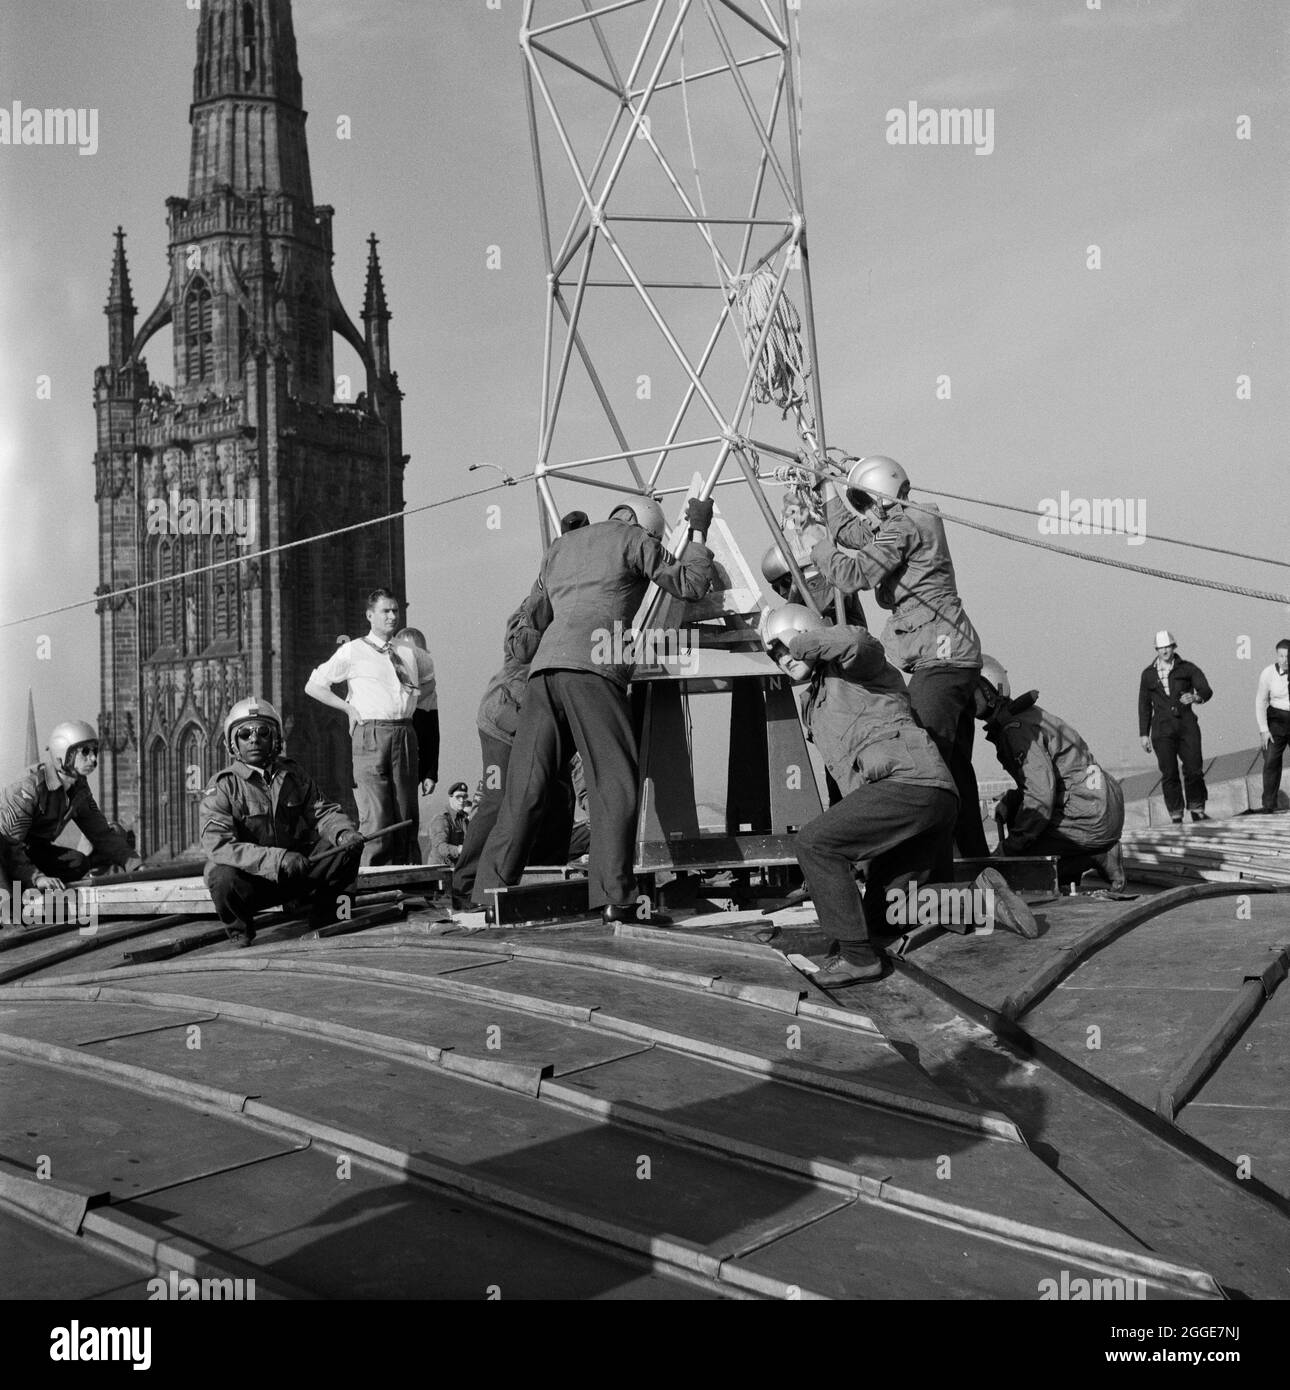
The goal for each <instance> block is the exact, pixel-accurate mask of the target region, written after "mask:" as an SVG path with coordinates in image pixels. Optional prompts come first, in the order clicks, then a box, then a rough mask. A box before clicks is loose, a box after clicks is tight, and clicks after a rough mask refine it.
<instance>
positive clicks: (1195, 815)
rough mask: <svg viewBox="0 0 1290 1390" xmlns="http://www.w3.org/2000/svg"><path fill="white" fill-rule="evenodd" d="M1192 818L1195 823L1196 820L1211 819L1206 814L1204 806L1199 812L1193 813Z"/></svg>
mask: <svg viewBox="0 0 1290 1390" xmlns="http://www.w3.org/2000/svg"><path fill="white" fill-rule="evenodd" d="M1191 818H1192V820H1194V821H1195V820H1208V819H1209V817H1208V816H1207V815H1206V814H1205V808H1204V807H1203V806H1202V807H1201V808H1200V809H1199V810H1198V811H1193V812H1192V813H1191Z"/></svg>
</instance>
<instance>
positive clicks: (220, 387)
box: [95, 0, 407, 856]
mask: <svg viewBox="0 0 1290 1390" xmlns="http://www.w3.org/2000/svg"><path fill="white" fill-rule="evenodd" d="M306 121H307V115H306V112H305V108H304V105H303V85H302V82H301V77H300V69H299V63H298V59H297V52H296V37H295V30H294V26H293V22H292V7H291V3H290V0H203V3H202V6H201V11H200V14H199V17H198V21H197V62H196V66H195V68H194V73H193V101H192V105H191V107H190V109H189V124H190V126H191V144H190V151H191V153H190V160H189V173H188V192H187V196H186V197H182V198H180V197H173V198H170V199H168V200H167V203H166V208H167V224H168V232H169V236H168V256H167V261H168V274H167V277H166V281H165V284H164V285H163V287H162V289H161V292H160V295H159V297H158V299H157V302H156V305H155V307H154V308H153V310H152V312H151V313H150V314H149V315H148V317H147V318H146V319H145V320H144V322H143V325H142V326H141V327H140V328H139V329H138V330H137V331H136V329H135V305H134V301H133V297H132V293H131V288H130V277H129V271H128V269H127V266H126V260H125V249H124V234H123V233H122V232H121V230H120V229H119V228H118V230H117V234H116V243H115V253H114V258H113V262H112V273H111V285H110V289H109V292H108V303H107V307H106V313H107V316H108V362H107V363H106V365H105V366H103V367H100V368H99V369H98V371H97V372H96V373H95V408H96V412H97V415H98V447H97V451H96V454H95V470H96V484H97V486H96V500H97V502H98V508H99V537H100V541H99V554H100V586H99V591H98V592H99V596H100V603H99V613H100V624H101V658H102V711H101V714H100V733H101V736H102V744H103V758H102V761H101V764H100V766H101V769H102V771H101V776H102V786H101V788H100V791H101V794H102V797H103V802H102V804H103V805H104V807H105V809H106V810H107V812H108V814H109V815H111V816H114V817H115V818H117V819H119V820H121V821H123V822H124V823H126V824H127V826H130V827H134V828H136V829H137V830H138V833H139V846H140V849H141V852H142V853H144V854H145V855H150V856H151V855H161V856H165V855H167V854H172V855H173V854H179V853H182V852H183V851H184V850H186V849H188V848H190V847H191V846H192V845H193V844H194V842H195V839H196V834H197V807H198V801H199V798H200V792H201V789H202V788H203V787H204V786H205V785H206V783H207V781H208V780H209V778H210V776H211V774H212V773H213V772H214V771H215V770H216V769H217V768H219V767H220V766H222V765H223V762H224V760H225V752H224V750H223V749H222V747H221V746H220V727H221V724H222V722H223V718H224V714H225V712H226V710H227V709H228V708H229V707H230V706H231V705H232V704H233V703H234V702H235V701H236V700H238V699H240V698H242V697H243V696H245V695H249V694H257V695H260V696H262V697H263V698H265V699H267V700H270V701H271V702H273V703H274V704H276V705H277V706H278V708H279V710H280V712H281V713H282V714H283V717H284V720H285V722H286V725H287V730H288V740H289V745H290V748H291V751H292V752H293V753H294V754H296V755H297V756H300V757H302V758H304V759H306V760H307V761H309V762H310V763H311V765H312V766H313V767H315V768H316V769H317V771H318V772H319V774H320V775H321V778H322V780H323V782H324V783H325V784H326V785H328V786H329V787H330V789H331V791H332V792H333V793H334V794H336V795H338V796H340V797H341V798H342V799H348V797H349V794H350V790H349V789H350V786H351V775H350V769H349V753H348V740H347V738H346V737H345V730H344V728H343V721H342V720H339V719H337V720H331V719H329V718H328V717H327V712H326V711H324V710H321V709H320V707H319V706H318V705H317V704H316V703H315V702H313V701H311V700H309V699H308V698H307V697H306V696H305V694H304V684H305V680H306V679H307V677H308V674H309V672H310V670H312V668H313V667H314V666H315V665H317V664H318V663H319V662H320V661H322V660H323V659H324V658H325V657H326V656H328V655H329V654H330V652H331V651H332V650H333V648H334V644H335V636H336V634H337V633H338V632H346V631H349V630H350V629H351V628H352V627H353V626H354V624H355V623H356V622H359V621H361V617H362V596H363V595H364V594H365V593H366V592H367V591H368V590H370V589H371V588H374V587H376V586H377V585H390V586H392V587H393V588H394V589H395V590H396V591H397V592H399V593H400V594H402V592H403V587H404V564H403V528H402V525H401V524H400V523H394V524H391V525H385V526H376V527H370V528H367V529H365V530H360V531H356V532H352V533H350V534H349V535H347V536H339V537H336V538H335V539H334V540H329V541H322V542H318V543H317V544H315V545H309V546H302V547H298V548H294V549H291V550H288V551H286V552H285V553H282V552H280V551H276V550H275V553H273V554H270V555H267V556H263V557H262V558H246V557H254V556H256V553H257V552H259V551H262V550H266V549H274V548H276V547H281V546H283V545H284V544H286V543H288V542H290V541H293V540H298V539H301V538H304V537H307V536H311V535H316V534H319V533H320V532H323V531H329V530H333V529H337V528H340V527H343V526H346V525H350V524H353V523H354V522H358V521H364V520H367V519H368V518H370V517H373V516H378V515H382V514H384V513H386V512H390V511H398V510H400V509H401V508H402V505H403V471H404V466H405V464H406V461H407V460H406V459H405V457H404V455H403V452H402V423H401V413H400V409H399V402H400V400H401V393H400V391H399V389H398V378H397V375H396V374H395V373H394V371H393V370H392V368H391V365H390V355H389V331H388V323H389V317H390V314H389V309H388V307H387V305H386V300H385V289H384V285H383V284H382V283H381V275H380V268H379V265H376V264H375V246H374V244H373V245H371V246H370V248H369V260H368V280H367V286H366V297H365V305H364V314H363V319H364V327H365V329H366V331H365V332H360V331H359V329H358V328H357V327H356V326H355V324H354V322H353V320H352V319H351V318H350V316H349V315H348V313H347V312H346V310H345V308H344V306H343V304H342V301H341V298H340V294H339V292H338V290H337V287H336V285H335V283H334V280H333V277H332V262H333V250H332V217H333V209H332V208H330V207H328V206H326V205H324V204H316V203H315V202H314V201H313V182H312V176H311V173H310V167H309V148H308V143H307V140H306V135H305V128H306ZM374 265H375V272H374V273H375V276H376V283H377V286H378V289H377V291H376V301H377V302H376V308H375V312H371V311H372V309H373V293H374V292H373V288H372V277H373V266H374ZM166 327H169V328H170V329H171V338H172V359H171V362H170V363H169V364H167V365H168V368H169V372H168V375H169V377H170V380H169V382H168V383H167V384H164V385H163V384H161V383H160V381H156V382H154V381H153V380H152V378H151V376H150V374H149V372H148V368H147V366H146V365H145V363H144V361H143V358H142V353H143V351H144V348H145V346H146V345H147V343H148V342H149V341H150V340H151V339H152V338H153V337H154V336H155V335H156V334H157V333H158V332H160V331H161V330H162V329H164V328H166ZM337 335H339V337H341V338H342V339H343V340H344V341H345V342H347V343H348V344H349V346H350V347H351V348H352V349H353V351H354V353H355V354H356V355H357V356H358V358H359V360H360V362H361V364H362V376H361V377H360V381H365V382H366V386H367V390H366V391H365V392H364V393H363V394H362V395H361V396H359V397H358V398H357V399H354V395H355V393H354V391H352V390H351V389H350V376H349V374H348V373H346V374H344V375H342V376H340V377H337V376H336V368H335V364H334V353H333V343H334V339H335V337H336V336H337ZM207 566H218V568H214V569H208V570H206V571H205V572H204V573H194V571H199V570H203V569H205V567H207ZM157 581H160V582H157ZM138 583H151V584H152V587H150V588H148V589H147V590H145V591H144V592H142V593H140V594H137V595H121V596H119V597H118V596H117V591H118V590H121V589H124V588H128V587H130V586H132V585H135V584H138Z"/></svg>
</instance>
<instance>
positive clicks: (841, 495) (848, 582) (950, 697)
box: [811, 455, 989, 858]
mask: <svg viewBox="0 0 1290 1390" xmlns="http://www.w3.org/2000/svg"><path fill="white" fill-rule="evenodd" d="M832 489H833V493H834V495H833V496H832V497H831V498H830V499H829V502H828V505H827V506H826V508H825V525H826V527H827V531H828V536H827V537H821V538H820V539H819V540H818V541H816V543H815V545H814V548H813V550H812V552H811V558H812V560H813V561H814V563H815V566H816V568H817V569H818V570H819V572H820V573H821V574H822V575H823V576H824V577H825V579H826V580H827V581H828V582H829V583H831V584H836V585H837V586H838V588H840V589H842V590H843V592H845V593H851V592H854V591H855V590H857V589H873V590H874V595H875V597H876V598H877V600H878V606H879V607H880V608H885V609H887V610H888V611H889V612H890V613H891V617H890V618H889V619H888V621H887V626H886V628H885V629H884V630H883V634H882V641H883V645H884V646H885V647H886V649H887V654H888V656H889V657H890V659H891V661H892V664H893V665H895V666H896V667H898V668H899V669H900V670H901V671H906V672H909V700H910V704H911V705H912V707H913V711H914V717H915V718H916V719H917V720H918V722H919V724H921V725H922V727H923V728H924V729H926V730H927V732H928V733H929V734H930V735H931V737H932V741H933V742H934V743H935V744H936V747H937V749H938V750H939V751H940V754H941V756H942V758H944V760H945V763H946V766H947V767H948V768H949V770H950V773H951V774H952V776H953V778H954V785H955V787H956V788H957V789H958V795H959V811H958V821H957V823H956V824H955V827H954V838H955V840H956V841H957V843H958V848H959V853H960V854H962V855H964V856H965V857H967V858H980V857H984V856H985V855H986V854H988V853H989V850H988V848H987V846H986V841H985V831H984V830H983V828H982V826H981V818H980V815H979V814H978V811H979V802H978V797H977V786H976V774H975V773H974V772H973V771H972V742H973V732H974V730H973V724H972V695H973V691H974V690H975V688H976V676H977V672H978V671H979V670H980V669H981V641H980V639H979V638H978V636H977V632H976V628H974V627H973V626H972V622H971V620H970V619H969V618H968V615H967V613H966V612H965V611H964V608H963V603H962V601H961V600H960V598H959V593H958V582H957V580H956V578H955V575H954V561H953V560H952V559H951V558H950V547H949V541H948V540H947V539H946V536H945V523H944V522H943V521H942V520H941V518H940V516H939V514H938V513H937V511H936V509H935V508H934V507H930V506H929V507H924V506H921V505H920V506H917V507H914V506H908V505H906V501H905V499H906V498H907V497H908V495H909V477H908V475H907V474H906V472H905V470H904V469H903V468H902V467H901V466H900V464H898V463H897V462H896V461H895V460H894V459H889V458H884V457H882V456H881V455H874V456H873V457H871V458H863V459H857V460H855V461H854V462H853V463H852V464H851V467H850V469H849V471H848V473H847V476H846V480H845V482H834V483H833V484H832Z"/></svg>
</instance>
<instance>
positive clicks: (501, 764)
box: [452, 729, 587, 906]
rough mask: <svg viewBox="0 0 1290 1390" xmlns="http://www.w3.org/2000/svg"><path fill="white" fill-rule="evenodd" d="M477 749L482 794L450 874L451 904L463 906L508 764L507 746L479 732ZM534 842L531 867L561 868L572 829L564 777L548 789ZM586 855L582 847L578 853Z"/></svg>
mask: <svg viewBox="0 0 1290 1390" xmlns="http://www.w3.org/2000/svg"><path fill="white" fill-rule="evenodd" d="M479 748H480V752H481V753H482V754H483V758H484V790H483V792H482V793H481V794H480V798H479V801H478V803H477V805H476V806H475V811H474V814H473V815H472V816H471V818H470V824H469V825H468V826H467V827H466V838H465V840H464V841H463V842H462V846H461V853H460V854H459V855H458V856H457V867H456V868H455V869H454V870H453V874H452V898H453V903H454V904H455V905H458V906H464V905H465V904H466V903H468V902H470V901H471V899H472V897H473V896H474V892H475V879H476V877H477V875H478V873H479V861H480V859H481V857H482V856H483V853H484V846H485V845H486V844H487V843H488V837H489V835H490V834H492V830H493V826H495V825H496V824H497V817H498V815H499V813H500V812H501V809H502V800H503V798H504V796H505V794H506V772H507V769H508V768H509V766H510V762H511V745H510V744H509V743H503V742H502V740H501V739H499V738H493V736H492V735H491V734H486V733H485V732H484V731H483V730H482V729H481V730H480V731H479ZM552 790H553V794H552V795H551V796H550V797H548V799H547V804H546V809H545V810H544V812H543V815H542V823H541V825H540V826H539V828H538V834H537V838H536V839H535V840H534V842H533V849H532V857H533V862H534V863H535V864H543V863H546V864H563V863H564V862H565V860H566V859H567V858H569V856H570V855H571V854H572V853H573V847H572V845H571V844H570V829H571V827H572V825H573V787H572V785H571V784H570V783H569V781H568V780H567V774H562V775H561V780H560V782H559V783H557V785H556V786H555V787H554V788H553V789H552ZM586 852H587V848H586V845H584V846H583V847H582V849H580V850H579V851H578V854H579V855H582V854H585V853H586Z"/></svg>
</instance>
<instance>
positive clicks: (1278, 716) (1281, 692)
mask: <svg viewBox="0 0 1290 1390" xmlns="http://www.w3.org/2000/svg"><path fill="white" fill-rule="evenodd" d="M1288 672H1290V637H1283V638H1282V639H1281V641H1279V642H1278V643H1277V659H1276V661H1275V662H1273V664H1272V665H1271V666H1265V667H1264V668H1263V671H1262V672H1261V673H1260V675H1259V689H1258V693H1257V694H1256V695H1255V697H1254V718H1255V721H1256V722H1257V723H1258V726H1259V746H1260V747H1261V748H1262V749H1263V806H1262V811H1263V814H1264V815H1265V816H1268V815H1271V814H1272V812H1273V811H1275V810H1276V809H1277V792H1278V790H1279V789H1280V787H1281V758H1282V755H1283V754H1284V753H1285V749H1286V743H1287V742H1290V689H1288V686H1290V678H1288Z"/></svg>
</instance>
